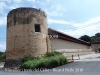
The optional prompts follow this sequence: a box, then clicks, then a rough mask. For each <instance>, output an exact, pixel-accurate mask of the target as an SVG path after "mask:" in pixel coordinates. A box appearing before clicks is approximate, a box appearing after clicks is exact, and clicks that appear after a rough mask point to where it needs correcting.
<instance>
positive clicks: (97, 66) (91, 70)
mask: <svg viewBox="0 0 100 75" xmlns="http://www.w3.org/2000/svg"><path fill="white" fill-rule="evenodd" d="M80 58H81V60H80V61H79V60H75V62H73V63H69V64H66V65H63V66H60V67H57V68H53V69H50V70H47V69H46V70H44V72H43V71H42V72H31V71H30V72H27V71H25V72H19V71H13V72H12V71H9V72H5V71H4V70H0V75H100V61H96V60H97V59H98V60H99V59H100V54H89V55H84V56H81V57H80ZM86 60H87V61H86ZM93 60H95V61H93Z"/></svg>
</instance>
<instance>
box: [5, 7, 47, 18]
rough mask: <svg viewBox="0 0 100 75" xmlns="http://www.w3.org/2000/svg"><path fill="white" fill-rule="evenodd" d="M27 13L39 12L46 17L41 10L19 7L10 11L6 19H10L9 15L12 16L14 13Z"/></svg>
mask: <svg viewBox="0 0 100 75" xmlns="http://www.w3.org/2000/svg"><path fill="white" fill-rule="evenodd" d="M29 11H33V12H40V13H42V14H44V15H45V16H46V13H45V12H44V11H42V10H41V9H37V8H32V7H20V8H15V9H12V10H11V11H10V12H9V13H8V15H7V17H10V15H12V14H13V13H14V14H16V13H25V12H29Z"/></svg>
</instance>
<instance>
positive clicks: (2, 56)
mask: <svg viewBox="0 0 100 75" xmlns="http://www.w3.org/2000/svg"><path fill="white" fill-rule="evenodd" d="M5 59H6V55H5V52H0V62H4V61H5Z"/></svg>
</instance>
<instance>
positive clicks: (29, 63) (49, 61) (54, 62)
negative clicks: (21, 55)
mask: <svg viewBox="0 0 100 75" xmlns="http://www.w3.org/2000/svg"><path fill="white" fill-rule="evenodd" d="M25 58H26V57H25ZM66 62H68V60H67V59H66V57H65V56H63V55H61V53H56V52H55V53H53V52H51V53H48V54H46V55H45V56H44V57H43V58H39V59H37V58H34V57H27V58H26V59H25V62H24V63H23V64H22V65H21V68H24V69H35V68H52V67H56V66H59V65H63V64H65V63H66Z"/></svg>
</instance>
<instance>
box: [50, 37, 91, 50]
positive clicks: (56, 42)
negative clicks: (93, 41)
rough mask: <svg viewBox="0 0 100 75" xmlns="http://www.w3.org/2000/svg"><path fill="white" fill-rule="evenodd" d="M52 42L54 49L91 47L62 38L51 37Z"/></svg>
mask: <svg viewBox="0 0 100 75" xmlns="http://www.w3.org/2000/svg"><path fill="white" fill-rule="evenodd" d="M51 42H52V50H59V49H89V48H90V46H87V45H83V44H79V43H74V42H70V41H66V40H62V39H53V38H52V39H51Z"/></svg>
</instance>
